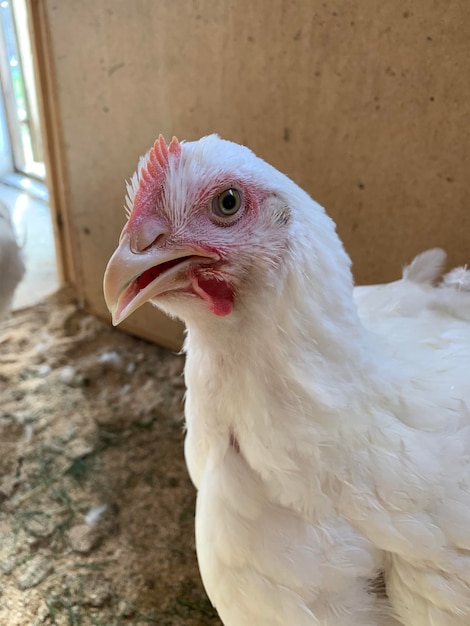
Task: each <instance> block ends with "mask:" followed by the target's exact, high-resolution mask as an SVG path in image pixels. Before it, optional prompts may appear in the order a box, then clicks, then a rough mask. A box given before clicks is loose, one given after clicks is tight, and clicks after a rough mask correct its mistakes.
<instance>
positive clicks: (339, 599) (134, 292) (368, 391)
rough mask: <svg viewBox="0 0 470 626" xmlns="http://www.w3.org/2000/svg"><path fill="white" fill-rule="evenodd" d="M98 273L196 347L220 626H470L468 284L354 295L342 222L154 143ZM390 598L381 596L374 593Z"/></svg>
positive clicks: (211, 589)
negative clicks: (155, 310) (114, 245)
mask: <svg viewBox="0 0 470 626" xmlns="http://www.w3.org/2000/svg"><path fill="white" fill-rule="evenodd" d="M128 210H129V220H128V222H127V224H126V226H125V228H124V230H123V233H122V236H121V240H120V244H119V247H118V249H117V251H116V252H115V254H114V255H113V257H112V259H111V260H110V263H109V265H108V268H107V273H106V276H105V295H106V298H107V302H108V306H109V307H110V310H111V311H112V312H113V317H114V321H115V323H118V322H119V321H121V320H122V319H124V318H125V317H126V316H127V315H129V314H130V313H131V312H132V311H133V310H135V309H136V308H138V306H140V305H141V304H142V303H143V302H145V301H147V300H150V301H151V302H153V303H154V304H155V305H156V306H158V307H160V308H161V309H162V310H164V311H166V312H167V313H169V314H170V315H174V316H177V317H179V318H181V319H182V320H184V321H185V323H186V325H187V337H186V342H185V351H186V355H187V361H186V368H185V379H186V384H187V399H186V407H185V414H186V427H187V435H186V442H185V456H186V461H187V465H188V469H189V472H190V475H191V478H192V480H193V482H194V484H195V486H196V488H197V490H198V498H197V511H196V544H197V553H198V560H199V566H200V570H201V575H202V578H203V581H204V585H205V587H206V590H207V592H208V595H209V597H210V598H211V600H212V602H213V603H214V605H215V606H216V608H217V610H218V612H219V614H220V616H221V619H222V621H223V622H224V624H225V626H246V625H247V624H254V625H255V624H256V626H268V625H269V626H313V625H314V624H315V625H317V626H318V625H320V626H385V625H387V626H389V625H390V624H403V625H405V626H468V624H470V285H469V283H470V278H469V273H468V272H466V271H465V270H464V269H463V268H460V269H459V270H455V271H454V273H451V274H450V275H448V277H447V278H445V280H444V281H443V283H442V284H441V285H440V286H439V287H435V286H434V283H435V282H436V281H437V280H438V278H439V277H440V272H441V266H442V264H443V260H444V258H443V254H442V252H441V251H439V250H434V251H429V252H428V253H425V254H423V255H421V256H420V257H418V258H417V259H416V260H415V261H414V262H413V263H412V264H411V266H410V267H409V268H408V269H407V270H406V271H405V273H404V277H403V279H402V280H400V281H397V282H396V283H391V284H389V285H382V286H376V287H361V288H356V289H354V287H353V280H352V275H351V270H350V260H349V258H348V256H347V254H346V253H345V251H344V249H343V246H342V244H341V242H340V240H339V239H338V237H337V235H336V232H335V227H334V224H333V222H332V221H331V220H330V218H328V216H327V215H326V214H325V212H324V210H323V209H322V208H321V207H320V206H319V205H318V204H317V203H315V202H314V201H313V200H312V199H311V198H310V197H309V196H308V195H307V194H306V193H305V192H303V191H302V190H301V189H300V188H299V187H297V186H296V185H295V184H294V183H293V182H292V181H291V180H289V179H288V178H287V177H285V176H284V175H282V174H281V173H279V172H278V171H277V170H275V169H274V168H272V167H271V166H269V165H268V164H266V163H265V162H263V161H262V160H261V159H258V158H257V157H256V156H255V155H253V153H251V152H250V151H249V150H248V149H247V148H244V147H242V146H238V145H236V144H233V143H230V142H226V141H223V140H221V139H219V138H218V137H216V136H210V137H206V138H203V139H201V140H199V141H197V142H191V143H182V144H179V143H178V142H177V141H176V140H173V141H172V142H171V144H170V145H169V146H167V145H166V144H165V143H164V141H163V139H161V138H160V139H159V140H158V141H157V142H156V144H155V146H154V148H153V149H152V150H151V151H150V152H149V153H148V154H147V155H146V157H144V159H143V160H142V161H141V163H140V166H139V170H138V172H137V173H136V175H135V176H134V178H133V179H132V181H131V184H130V185H129V196H128ZM379 577H383V579H384V581H385V588H386V594H383V593H379V592H377V589H376V587H377V580H378V578H379Z"/></svg>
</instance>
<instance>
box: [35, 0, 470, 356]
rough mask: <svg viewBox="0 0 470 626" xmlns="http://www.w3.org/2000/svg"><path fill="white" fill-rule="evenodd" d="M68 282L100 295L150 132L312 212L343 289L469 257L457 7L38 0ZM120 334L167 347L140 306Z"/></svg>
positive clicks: (162, 323) (465, 20) (311, 1)
mask: <svg viewBox="0 0 470 626" xmlns="http://www.w3.org/2000/svg"><path fill="white" fill-rule="evenodd" d="M42 4H43V6H44V15H45V20H46V21H47V29H48V37H49V39H50V40H49V44H50V49H51V58H52V62H53V72H54V76H55V85H56V86H55V89H56V92H55V93H56V109H57V114H58V116H60V126H61V133H62V135H61V142H62V147H63V159H64V166H65V170H66V181H67V183H66V190H67V212H68V214H69V218H70V219H69V225H70V226H69V227H70V229H71V233H70V240H71V242H72V247H73V257H74V259H75V261H76V268H75V269H76V272H75V276H76V282H77V284H78V286H79V289H80V293H81V294H82V297H83V300H84V302H85V303H86V306H87V307H88V308H89V309H90V310H91V311H93V312H96V313H97V314H99V315H102V316H106V315H107V312H106V309H105V305H104V302H103V297H102V291H101V283H102V274H103V271H104V268H105V265H106V262H107V260H108V258H109V256H110V254H111V253H112V251H113V249H114V247H115V245H116V242H117V238H118V235H119V232H120V230H121V228H122V226H123V223H124V213H123V210H122V205H123V197H124V182H123V181H124V179H125V178H128V177H129V176H130V175H131V174H132V172H133V170H134V168H135V165H136V163H137V159H138V157H139V155H140V154H142V153H144V152H145V151H146V150H147V148H148V147H149V146H150V144H151V143H152V142H153V140H154V138H155V137H156V136H157V135H158V133H159V132H162V133H163V134H164V135H165V136H166V137H167V138H170V137H171V135H172V134H176V135H177V136H178V137H179V138H180V139H196V138H198V137H200V136H201V135H204V134H207V133H211V132H217V133H219V134H221V135H222V136H223V137H225V138H228V139H232V140H234V141H238V142H241V143H246V144H247V145H249V146H250V147H251V148H252V149H253V150H254V151H255V152H256V153H258V154H259V155H260V156H262V157H263V158H265V159H267V160H268V161H270V162H271V163H273V164H274V165H275V166H276V167H278V168H279V169H281V170H283V171H284V172H286V173H287V174H289V175H290V176H291V177H292V178H293V179H294V180H295V181H296V182H298V183H299V184H300V185H301V186H303V187H304V188H306V189H307V190H308V191H309V192H310V193H311V194H312V195H313V196H314V197H315V198H316V199H317V200H318V201H319V202H321V203H322V204H323V205H325V206H326V207H327V209H328V211H329V213H330V214H331V215H332V217H333V218H334V219H335V220H336V221H337V223H338V230H339V233H340V235H341V236H342V238H343V240H344V241H345V244H346V246H347V249H348V251H349V252H350V254H351V256H352V258H353V262H354V273H355V276H356V279H357V281H358V282H377V281H385V280H390V279H394V278H396V277H397V276H398V275H399V273H400V269H401V266H402V265H403V264H404V263H406V262H407V261H408V260H410V259H411V258H412V257H413V256H414V255H415V254H416V253H418V252H420V251H421V250H423V249H425V248H429V247H432V246H442V247H444V248H445V249H446V250H447V251H448V253H449V257H450V262H451V263H453V264H455V263H465V262H468V261H469V258H470V245H469V237H470V235H469V233H470V208H469V207H470V186H469V174H468V173H469V171H470V108H469V104H468V103H469V102H470V82H469V81H468V80H467V79H468V77H469V76H470V54H469V52H470V43H469V42H470V4H469V3H467V2H463V1H459V0H449V1H448V2H440V1H438V0H414V1H412V2H410V1H409V0H407V1H406V2H405V1H402V0H395V1H394V2H376V0H339V1H337V2H335V3H330V2H321V1H318V0H291V1H289V2H286V1H285V0H269V1H268V0H264V1H261V2H252V0H237V1H235V0H234V1H224V0H193V1H188V2H175V0H159V1H158V2H157V1H151V0H135V1H134V2H129V1H128V0H126V1H124V0H83V1H82V2H71V1H70V2H56V1H54V0H45V1H44V2H43V3H42ZM127 328H128V329H130V330H131V331H132V332H136V333H140V334H143V335H145V336H147V337H152V338H154V339H156V340H157V341H159V342H162V343H166V344H170V345H177V344H179V342H180V340H181V327H177V326H174V325H173V323H169V322H168V321H167V320H166V319H165V318H163V317H162V316H161V315H160V314H158V312H156V311H154V310H153V309H150V308H148V309H146V310H142V311H141V312H140V313H139V314H138V315H136V316H134V317H133V318H131V320H130V321H129V322H128V325H127Z"/></svg>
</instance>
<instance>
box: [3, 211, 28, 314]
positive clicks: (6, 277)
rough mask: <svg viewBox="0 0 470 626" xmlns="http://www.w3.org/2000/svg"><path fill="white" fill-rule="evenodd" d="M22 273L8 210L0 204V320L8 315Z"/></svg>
mask: <svg viewBox="0 0 470 626" xmlns="http://www.w3.org/2000/svg"><path fill="white" fill-rule="evenodd" d="M24 273H25V266H24V262H23V259H22V255H21V250H20V248H19V247H18V244H17V242H16V237H15V233H14V230H13V225H12V223H11V218H10V212H9V209H8V207H7V206H5V205H4V204H2V203H1V202H0V320H1V319H2V318H4V317H5V316H6V315H7V314H8V312H9V310H10V306H11V302H12V300H13V295H14V293H15V289H16V287H17V286H18V283H19V282H20V281H21V279H22V278H23V276H24Z"/></svg>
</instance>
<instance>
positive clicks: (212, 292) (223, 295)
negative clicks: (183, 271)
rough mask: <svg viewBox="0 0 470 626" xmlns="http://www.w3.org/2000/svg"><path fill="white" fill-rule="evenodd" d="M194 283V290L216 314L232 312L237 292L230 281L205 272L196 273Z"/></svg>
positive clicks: (223, 314) (222, 314) (221, 315)
mask: <svg viewBox="0 0 470 626" xmlns="http://www.w3.org/2000/svg"><path fill="white" fill-rule="evenodd" d="M192 283H193V289H194V292H195V293H196V294H197V295H198V296H199V297H201V298H202V299H203V300H205V301H206V302H207V303H208V305H209V308H210V310H211V311H212V313H214V315H219V316H220V317H224V316H225V315H229V314H230V313H231V312H232V309H233V301H234V297H235V294H234V291H233V288H232V286H231V285H230V284H229V283H227V282H226V281H224V280H218V279H217V278H214V277H212V276H204V275H203V274H197V275H194V276H193V277H192Z"/></svg>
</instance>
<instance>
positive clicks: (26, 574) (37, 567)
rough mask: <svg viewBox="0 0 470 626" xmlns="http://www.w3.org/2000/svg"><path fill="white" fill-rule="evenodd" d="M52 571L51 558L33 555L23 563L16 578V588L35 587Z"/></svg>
mask: <svg viewBox="0 0 470 626" xmlns="http://www.w3.org/2000/svg"><path fill="white" fill-rule="evenodd" d="M53 571H54V563H53V561H52V559H46V558H44V557H43V556H35V557H33V558H32V559H31V560H30V561H28V562H27V563H25V564H24V566H23V567H22V568H21V571H20V573H19V575H18V578H17V581H16V582H17V585H18V588H19V589H21V590H24V589H31V587H36V586H37V585H39V584H40V583H42V581H43V580H45V579H46V578H47V577H48V576H49V575H50V574H52V572H53Z"/></svg>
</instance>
